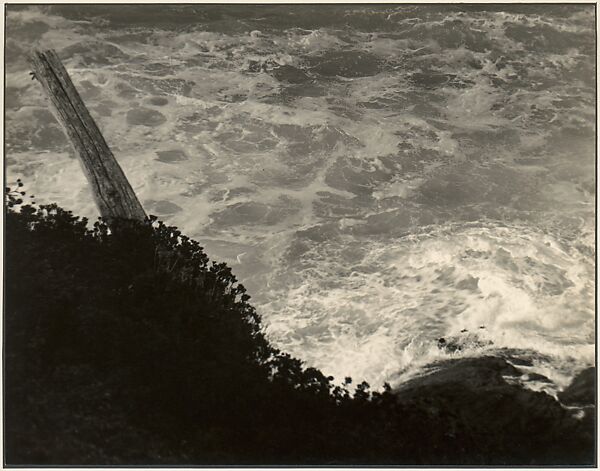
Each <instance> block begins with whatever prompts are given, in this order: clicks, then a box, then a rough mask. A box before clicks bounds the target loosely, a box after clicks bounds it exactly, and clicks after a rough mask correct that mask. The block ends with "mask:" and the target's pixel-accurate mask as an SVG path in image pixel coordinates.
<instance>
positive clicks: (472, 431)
mask: <svg viewBox="0 0 600 471" xmlns="http://www.w3.org/2000/svg"><path fill="white" fill-rule="evenodd" d="M521 375H522V372H521V371H520V370H519V369H517V368H515V367H514V366H512V365H510V364H509V363H508V362H507V361H506V360H504V359H502V358H497V357H480V358H461V359H456V360H448V361H443V362H438V363H435V364H433V365H431V366H430V368H429V373H428V374H426V375H424V376H422V377H418V378H415V379H413V380H410V381H408V382H406V383H404V384H402V385H401V386H400V387H399V388H397V389H396V391H395V394H396V397H397V400H398V403H399V404H400V406H401V407H404V408H406V409H408V410H413V411H425V412H424V414H425V417H427V419H426V420H427V421H428V424H427V428H429V429H431V431H432V432H431V433H435V434H438V433H440V431H439V430H437V429H438V428H441V429H442V430H444V433H445V435H444V438H443V440H442V439H440V440H441V441H446V440H450V442H452V440H454V442H455V449H454V450H449V451H448V452H447V453H449V456H455V457H456V458H449V462H452V460H455V461H456V462H457V463H462V464H465V463H471V464H486V465H490V464H497V465H502V464H529V465H531V464H536V465H540V464H569V465H573V464H593V463H594V459H595V458H594V443H595V441H594V440H595V439H594V430H595V427H594V424H593V420H580V418H578V417H577V416H576V415H574V414H573V411H572V410H568V409H565V408H564V407H562V405H561V404H560V403H559V402H558V401H557V400H555V399H554V398H553V397H551V396H550V395H548V394H546V393H545V392H536V391H531V390H528V389H525V388H523V387H522V386H520V385H518V384H511V383H512V382H511V383H509V382H507V381H506V379H505V378H506V377H515V378H516V377H519V376H521ZM450 442H446V443H450ZM484 457H485V458H484Z"/></svg>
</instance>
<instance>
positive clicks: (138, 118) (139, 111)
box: [127, 107, 167, 127]
mask: <svg viewBox="0 0 600 471" xmlns="http://www.w3.org/2000/svg"><path fill="white" fill-rule="evenodd" d="M166 121H167V118H166V117H165V115H163V114H162V113H161V112H160V111H156V110H151V109H150V108H143V107H141V108H134V109H132V110H129V111H128V112H127V124H131V125H136V126H150V127H154V126H160V125H161V124H164V123H165V122H166Z"/></svg>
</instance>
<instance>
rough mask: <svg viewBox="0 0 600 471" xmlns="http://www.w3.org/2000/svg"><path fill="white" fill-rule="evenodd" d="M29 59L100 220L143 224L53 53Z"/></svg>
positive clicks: (140, 211) (136, 202) (136, 203)
mask: <svg viewBox="0 0 600 471" xmlns="http://www.w3.org/2000/svg"><path fill="white" fill-rule="evenodd" d="M29 60H30V63H31V65H32V67H33V74H34V78H36V79H37V80H38V81H39V82H40V83H41V84H42V87H43V88H44V91H45V92H46V94H47V95H48V97H49V98H50V100H51V102H52V105H53V108H54V111H55V115H56V117H57V119H58V121H59V122H60V124H61V125H62V126H63V128H64V130H65V132H66V133H67V136H68V138H69V140H70V141H71V144H72V145H73V148H74V149H75V152H76V154H78V156H79V159H80V161H81V163H82V164H83V170H84V173H85V175H86V177H87V179H88V181H89V183H90V185H91V187H92V194H93V195H94V200H95V202H96V205H97V206H98V209H99V211H100V215H101V216H102V218H103V219H105V220H106V222H107V223H108V224H109V225H110V223H111V221H112V220H114V219H127V220H137V221H143V220H144V219H145V218H146V213H145V211H144V209H143V208H142V205H141V204H140V202H139V200H138V199H137V196H136V195H135V192H134V191H133V188H131V185H130V184H129V181H128V180H127V177H126V176H125V174H124V173H123V170H122V169H121V167H120V166H119V163H118V162H117V160H116V159H115V157H114V155H113V153H112V152H111V150H110V149H109V147H108V145H107V144H106V141H105V140H104V137H103V136H102V133H101V132H100V130H99V129H98V126H97V125H96V123H95V121H94V119H93V118H92V117H91V115H90V113H89V111H88V110H87V108H86V106H85V104H84V103H83V100H82V99H81V97H80V96H79V93H78V92H77V90H76V89H75V86H74V85H73V82H72V81H71V78H70V77H69V74H68V73H67V71H66V69H65V68H64V66H63V65H62V63H61V61H60V59H59V57H58V55H57V54H56V52H55V51H53V50H47V51H35V52H33V54H32V55H31V56H30V58H29Z"/></svg>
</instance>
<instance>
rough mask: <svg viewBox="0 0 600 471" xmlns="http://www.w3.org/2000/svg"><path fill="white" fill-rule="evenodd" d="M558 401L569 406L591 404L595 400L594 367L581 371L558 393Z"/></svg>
mask: <svg viewBox="0 0 600 471" xmlns="http://www.w3.org/2000/svg"><path fill="white" fill-rule="evenodd" d="M558 398H559V400H560V402H562V403H563V404H565V405H569V406H584V405H592V404H595V402H596V367H594V366H592V367H590V368H586V369H585V370H583V371H581V372H580V373H579V374H578V375H577V376H575V378H574V379H573V381H572V382H571V384H570V385H569V386H567V388H566V389H565V390H564V391H561V392H559V393H558Z"/></svg>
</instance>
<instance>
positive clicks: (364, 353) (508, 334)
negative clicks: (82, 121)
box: [5, 5, 595, 392]
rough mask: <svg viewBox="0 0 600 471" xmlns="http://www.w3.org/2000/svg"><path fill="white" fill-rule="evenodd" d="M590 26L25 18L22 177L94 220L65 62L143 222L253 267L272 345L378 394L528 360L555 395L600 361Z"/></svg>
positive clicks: (406, 8)
mask: <svg viewBox="0 0 600 471" xmlns="http://www.w3.org/2000/svg"><path fill="white" fill-rule="evenodd" d="M594 24H595V17H594V6H593V5H588V6H576V5H525V6H522V5H521V6H520V5H512V6H510V5H503V6H493V5H492V6H488V7H484V6H479V7H465V6H460V5H454V6H450V5H447V6H443V5H420V6H414V5H380V6H377V5H371V6H364V5H363V6H359V5H330V6H314V5H296V6H291V5H279V6H262V7H258V6H251V5H230V6H218V5H194V6H189V5H188V6H177V5H170V6H165V5H162V6H158V5H153V6H150V5H147V6H143V7H142V6H120V5H111V6H108V5H104V6H97V7H93V6H85V7H82V6H70V5H63V6H54V7H48V6H47V7H17V6H11V7H10V8H9V11H8V17H7V30H6V34H7V43H6V60H7V63H6V85H7V88H6V102H5V107H6V130H5V136H6V165H7V176H8V181H9V183H10V182H11V181H14V180H15V179H16V178H19V177H20V178H23V180H24V181H25V183H26V185H27V188H28V189H29V190H30V191H31V192H33V193H35V194H36V195H38V196H37V199H38V202H51V201H57V202H58V203H59V204H61V205H62V206H64V207H66V208H68V209H71V210H73V211H75V212H76V213H78V214H82V215H86V216H91V217H95V216H96V215H97V214H96V212H95V208H94V205H93V202H92V199H91V195H90V193H89V190H88V187H87V184H86V182H85V180H84V176H83V174H82V172H81V170H80V168H79V164H78V161H77V160H76V159H75V158H74V155H73V154H72V151H71V150H70V147H69V144H68V142H67V141H66V139H65V137H64V136H63V134H62V132H61V130H60V128H59V126H58V124H57V123H56V121H55V120H54V118H53V117H52V115H51V113H50V112H49V106H48V102H47V101H46V99H45V98H44V97H43V94H42V91H41V87H40V86H39V84H38V83H36V82H32V81H30V80H29V77H28V71H29V68H28V66H27V63H26V59H25V56H26V54H27V53H28V51H29V50H30V49H31V48H32V47H34V46H41V47H52V48H54V49H56V50H57V51H58V52H59V55H60V56H61V58H62V59H63V61H64V63H65V65H66V67H67V69H68V70H69V72H70V74H71V76H72V78H73V80H74V82H75V84H76V86H77V87H78V88H79V89H80V91H81V94H82V96H83V98H84V100H85V102H86V103H87V104H88V106H89V108H90V110H91V112H92V114H93V116H94V117H95V118H96V119H97V121H98V123H99V125H100V127H101V129H102V130H103V133H104V135H105V137H106V139H107V141H108V142H109V145H110V146H111V147H112V149H113V151H114V153H115V155H116V156H117V158H118V160H119V161H120V163H121V165H122V167H123V168H124V170H125V173H126V174H127V176H128V178H129V179H130V181H131V182H132V185H133V187H134V189H135V191H136V193H137V194H138V195H139V197H140V199H141V200H142V203H143V205H144V207H145V208H146V210H147V211H148V212H149V213H152V214H156V215H158V216H160V217H161V218H162V219H164V220H165V221H167V222H168V223H170V224H173V225H177V226H179V227H180V228H181V229H182V230H183V231H184V232H185V233H187V234H188V235H190V236H192V237H194V238H196V239H198V240H199V241H201V242H202V244H203V245H204V246H205V247H206V249H207V251H208V253H209V255H210V256H211V257H212V258H214V259H217V260H223V261H226V262H228V263H229V264H230V265H231V266H232V267H233V269H234V272H235V273H236V274H237V275H238V277H239V278H241V279H242V281H243V283H244V284H245V285H246V286H247V287H248V288H249V291H250V294H252V296H253V301H254V303H255V305H256V307H257V309H258V310H259V312H260V313H261V314H262V316H263V321H264V323H265V326H266V330H267V332H268V334H269V337H270V338H271V340H272V341H273V343H274V344H276V345H277V346H279V347H281V348H282V349H284V350H286V351H288V352H290V353H292V354H293V355H295V356H297V357H299V358H302V359H303V360H305V362H306V363H307V364H308V365H311V366H316V367H318V368H321V369H322V370H323V371H324V372H325V373H326V374H331V375H333V376H335V377H336V380H338V381H339V380H341V379H342V378H343V377H345V376H352V377H354V378H355V379H356V380H362V379H366V380H367V381H369V382H370V383H371V384H372V385H374V386H381V385H382V384H383V382H384V381H388V382H391V383H392V384H393V383H397V382H398V381H401V380H402V379H404V378H407V377H409V376H410V375H414V374H416V373H418V372H419V368H420V367H422V366H423V365H425V364H427V363H429V362H431V361H433V360H435V359H438V358H445V357H448V356H450V355H482V354H497V355H504V354H507V352H509V353H510V354H511V355H513V356H517V357H521V358H523V359H525V360H527V362H529V363H530V364H531V365H532V366H530V369H531V370H532V372H537V373H541V374H544V375H545V376H547V377H548V378H550V379H551V380H552V381H553V383H552V384H547V383H539V384H537V383H532V384H530V386H531V387H539V388H545V389H546V390H548V391H550V392H553V391H555V390H556V389H557V388H560V387H563V386H564V385H565V384H566V383H567V382H568V381H569V378H570V377H572V376H573V374H574V373H576V372H577V371H578V370H579V369H582V368H584V367H586V366H589V365H590V364H593V362H594V342H595V331H594V327H595V325H594V300H595V298H594V296H595V291H594V290H595V287H594V274H595V267H594V256H595V246H594V241H595V240H594V234H595V219H594V193H595V36H594V34H595V33H594ZM465 329H466V330H467V332H462V333H461V331H464V330H465ZM442 336H443V337H450V338H453V337H459V338H461V339H462V340H461V341H462V342H463V343H464V344H465V347H464V349H463V350H462V351H461V352H458V353H450V352H446V351H442V350H440V349H438V348H437V339H438V338H439V337H442Z"/></svg>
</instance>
